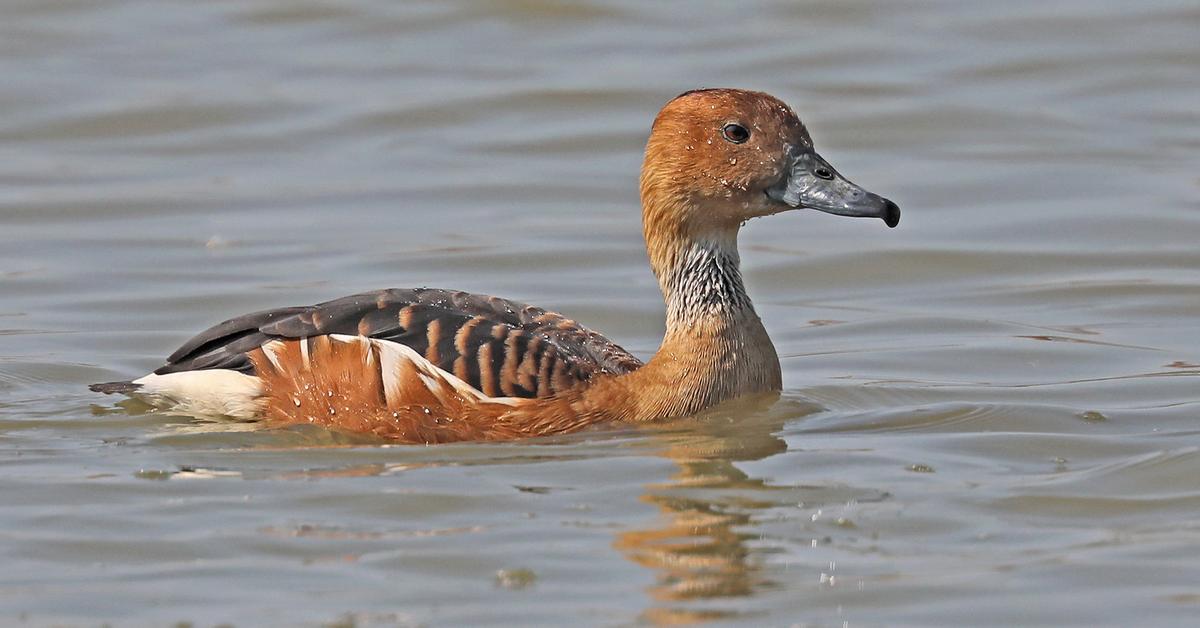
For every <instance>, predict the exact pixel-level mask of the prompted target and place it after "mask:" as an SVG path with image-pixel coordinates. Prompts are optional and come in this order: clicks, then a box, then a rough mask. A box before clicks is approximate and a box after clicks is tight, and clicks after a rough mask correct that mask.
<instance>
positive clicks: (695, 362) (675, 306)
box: [609, 226, 782, 421]
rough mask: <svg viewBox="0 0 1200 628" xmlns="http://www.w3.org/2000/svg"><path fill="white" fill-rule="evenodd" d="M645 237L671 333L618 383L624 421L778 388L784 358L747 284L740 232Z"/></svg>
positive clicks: (673, 413)
mask: <svg viewBox="0 0 1200 628" xmlns="http://www.w3.org/2000/svg"><path fill="white" fill-rule="evenodd" d="M646 235H647V248H648V250H649V251H650V256H651V264H652V265H653V266H654V271H655V275H656V276H657V277H658V283H659V287H660V288H661V289H662V293H663V297H664V299H665V301H666V306H667V307H666V309H667V332H666V336H665V337H664V338H663V342H662V345H661V346H660V347H659V350H658V352H657V353H656V354H655V355H654V357H653V358H651V360H650V361H649V362H648V363H646V365H645V366H643V367H642V368H640V369H638V370H637V371H634V372H632V373H630V374H629V375H626V376H623V377H620V378H617V380H616V382H614V383H617V385H618V387H619V388H620V389H621V390H620V391H619V394H618V396H621V397H622V398H623V399H625V401H624V402H623V404H624V407H623V408H622V409H621V412H620V414H622V415H623V418H625V419H627V420H633V421H650V420H656V419H663V418H669V417H676V416H684V415H689V414H694V413H696V412H699V411H701V410H704V409H706V408H709V407H712V406H714V405H716V404H718V403H721V402H722V401H725V400H728V399H732V398H734V397H738V396H741V395H746V394H751V393H762V392H771V391H777V390H779V389H780V388H781V384H782V382H781V377H780V370H779V358H778V356H777V355H776V353H775V347H774V345H772V344H771V339H770V338H769V337H768V336H767V332H766V329H765V328H764V327H763V324H762V321H761V320H760V319H759V318H758V314H757V313H755V311H754V306H753V305H752V304H751V302H750V297H749V296H748V295H747V294H746V288H745V285H744V284H743V282H742V273H741V269H740V268H739V266H740V258H739V256H738V250H737V228H736V226H735V227H734V228H732V229H726V230H719V231H711V232H709V233H706V234H704V235H703V236H700V237H670V236H671V235H672V234H670V233H669V232H668V233H666V234H664V233H662V232H657V233H655V232H653V231H652V230H651V229H647V232H646ZM609 398H610V399H611V395H610V396H609Z"/></svg>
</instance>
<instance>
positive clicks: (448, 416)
mask: <svg viewBox="0 0 1200 628" xmlns="http://www.w3.org/2000/svg"><path fill="white" fill-rule="evenodd" d="M382 342H386V341H382ZM402 351H404V348H403V347H388V346H387V345H385V344H382V343H381V342H380V341H372V340H370V339H368V338H364V337H361V336H358V337H348V336H340V337H339V336H317V337H315V338H308V339H303V340H287V341H273V342H272V343H270V344H268V345H265V346H263V347H260V348H257V349H253V350H251V351H250V354H249V359H250V360H251V362H252V363H253V364H254V367H255V369H256V371H257V373H258V376H259V378H261V380H262V384H263V394H262V399H263V415H264V418H265V420H266V421H267V422H269V423H270V424H273V425H292V424H296V423H301V424H304V423H307V424H310V425H318V426H321V427H326V428H331V429H339V430H347V431H352V432H360V433H366V434H374V435H376V436H379V437H381V438H386V439H389V440H395V441H402V442H408V443H426V444H432V443H447V442H455V441H463V440H477V441H484V440H511V439H515V438H528V437H531V436H541V435H546V434H564V433H569V432H574V431H578V430H580V429H583V428H585V427H587V426H589V425H592V424H595V423H598V422H600V421H603V420H605V419H607V418H609V417H607V416H606V414H605V413H602V412H595V411H591V410H589V409H587V408H588V406H587V404H586V403H585V402H584V396H585V395H584V394H583V391H584V390H585V389H586V387H582V386H581V387H579V388H577V389H574V390H571V391H566V392H564V393H561V394H560V395H558V396H555V397H551V398H541V399H528V398H526V399H519V398H493V397H490V396H488V395H486V394H483V393H482V392H481V391H477V390H474V389H473V388H472V387H470V386H468V385H467V384H466V383H465V382H461V381H459V382H456V381H454V380H453V379H452V377H453V376H451V375H449V374H447V373H446V372H445V371H442V370H441V369H438V368H437V367H436V366H434V365H433V364H432V363H430V362H428V361H425V360H423V359H421V358H420V356H418V355H417V354H416V353H411V354H404V353H401V352H402ZM389 354H390V356H391V357H392V359H389ZM414 358H415V359H414Z"/></svg>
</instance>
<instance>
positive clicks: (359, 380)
mask: <svg viewBox="0 0 1200 628" xmlns="http://www.w3.org/2000/svg"><path fill="white" fill-rule="evenodd" d="M835 175H836V172H835V171H833V170H832V167H830V166H828V164H827V163H826V162H824V160H822V159H821V158H820V157H819V156H818V155H817V154H816V153H815V152H814V151H813V150H812V140H811V138H810V137H809V135H808V131H807V130H806V129H805V127H804V125H803V124H802V123H801V122H800V120H799V118H797V117H796V115H795V113H793V112H792V110H791V109H790V108H789V107H788V106H787V105H785V104H784V103H782V102H781V101H779V100H777V99H775V98H774V97H772V96H769V95H767V94H762V93H759V92H750V91H744V90H733V89H712V90H696V91H691V92H686V93H684V94H681V95H680V96H678V97H676V98H675V99H674V100H672V101H671V102H669V103H668V104H667V105H666V106H665V107H664V108H663V109H662V111H661V112H659V114H658V116H657V118H656V119H655V121H654V126H653V128H652V130H651V134H650V138H649V140H648V141H647V144H646V153H645V161H644V163H643V167H642V175H641V180H640V192H641V199H642V227H643V229H642V231H643V235H644V236H645V239H646V250H647V252H648V254H649V258H650V265H651V267H652V269H653V271H654V275H655V277H656V278H657V279H658V284H659V287H660V289H661V291H662V294H663V297H664V300H665V303H666V318H667V333H666V335H665V337H664V338H663V341H662V344H661V345H660V347H659V349H658V351H657V352H656V353H655V355H654V356H653V358H652V359H651V360H649V362H647V363H645V364H643V363H642V362H641V361H640V360H639V359H638V358H636V357H634V356H633V355H632V354H630V353H629V352H627V351H626V350H624V349H622V348H621V347H620V346H618V345H616V344H615V343H613V342H612V341H610V340H608V339H607V338H605V337H604V336H602V335H600V334H598V333H596V332H594V331H592V330H590V329H588V328H586V327H584V326H582V325H580V324H579V323H577V322H575V321H574V320H571V319H569V318H566V317H564V316H562V315H560V314H557V313H554V312H549V311H546V310H544V309H541V308H537V307H533V306H530V305H525V304H522V303H517V302H514V301H508V300H505V299H499V298H496V297H490V296H485V295H475V294H468V293H465V292H455V291H449V290H437V289H430V288H418V289H392V290H381V291H377V292H368V293H364V294H358V295H353V296H349V297H344V298H341V299H336V300H333V301H328V302H325V303H321V304H317V305H313V306H305V307H289V308H281V309H275V310H267V311H262V312H257V313H253V314H247V315H245V316H240V317H237V318H233V319H230V320H228V321H225V322H223V323H221V324H219V325H216V326H214V327H212V328H210V329H209V330H207V331H204V332H202V333H201V334H199V335H197V336H196V337H194V338H192V339H191V340H189V341H188V342H186V343H185V344H184V345H183V346H182V347H180V348H179V350H177V351H176V352H175V353H174V354H172V355H171V356H170V357H169V358H168V360H167V363H166V364H165V365H164V366H162V367H161V368H159V369H158V370H157V371H155V374H154V375H152V376H148V377H155V376H159V377H160V379H158V380H153V384H154V385H155V386H157V387H158V390H160V392H161V391H163V390H166V391H167V392H168V393H169V392H171V390H176V389H170V390H168V388H169V382H174V381H178V380H169V379H168V376H172V375H175V374H187V373H198V372H204V371H207V370H219V371H221V372H223V373H225V374H226V376H225V377H224V380H222V381H224V382H225V385H226V386H230V387H232V388H231V389H236V390H241V391H245V390H252V389H254V390H257V393H256V394H257V396H255V397H253V398H249V399H248V400H249V401H250V402H251V403H250V404H249V406H248V407H252V408H255V407H261V408H262V413H261V414H262V417H263V418H265V419H266V420H267V421H268V422H269V423H270V424H272V425H288V424H296V423H307V424H314V425H320V426H324V427H328V428H332V429H340V430H349V431H354V432H363V433H369V434H374V435H377V436H379V437H381V438H386V439H390V440H394V441H399V442H409V443H445V442H451V441H461V440H507V439H514V438H523V437H529V436H540V435H546V434H561V433H568V432H573V431H577V430H580V429H583V428H586V427H588V426H590V425H594V424H598V423H604V422H635V423H637V422H647V421H657V420H661V419H667V418H671V417H677V416H683V415H688V414H693V413H695V412H698V411H700V410H703V409H706V408H709V407H711V406H714V405H716V404H718V403H721V402H723V401H725V400H728V399H732V398H734V397H738V396H741V395H746V394H752V393H761V392H771V391H778V390H779V389H780V388H781V386H782V379H781V375H780V367H779V359H778V357H777V355H776V353H775V348H774V346H773V345H772V344H771V341H770V338H768V336H767V333H766V329H765V328H764V326H763V324H762V321H761V320H760V319H759V317H758V314H757V313H756V312H755V310H754V307H753V305H752V303H751V301H750V298H749V296H748V295H747V294H746V291H745V286H744V284H743V281H742V276H741V271H740V269H739V266H740V258H739V255H738V250H737V236H738V230H739V228H740V226H741V225H742V224H743V223H744V222H745V221H746V220H748V219H751V218H755V217H759V216H766V215H770V214H774V213H779V212H781V211H786V210H789V209H796V208H799V207H802V206H803V207H813V208H815V209H820V210H821V211H826V212H829V213H835V214H842V215H851V216H875V217H882V218H884V220H885V222H887V224H888V225H889V226H894V225H895V223H896V222H897V221H898V220H899V208H898V207H896V206H895V204H894V203H892V202H891V201H887V200H886V199H883V198H882V197H879V196H876V195H873V194H870V193H868V192H866V191H865V190H862V189H861V188H857V186H854V185H853V184H851V183H849V182H848V181H846V180H844V179H840V178H838V176H840V175H838V176H835ZM821 181H829V182H830V183H827V184H826V183H821ZM810 190H818V192H813V193H810V192H809V191H810ZM806 194H807V196H805V195H806ZM839 194H840V195H841V196H838V195H839ZM830 199H833V200H830ZM835 201H836V202H835ZM805 202H808V203H811V204H808V205H805V204H804V203H805ZM239 373H240V374H243V375H246V376H253V377H242V375H239ZM139 381H142V380H139ZM188 381H196V380H188ZM214 381H215V379H214ZM248 381H249V382H253V383H251V384H248V383H247V382H248ZM124 384H129V383H127V382H124V383H123V382H118V383H113V384H108V385H102V386H100V388H98V390H101V391H103V392H110V391H113V392H126V391H129V390H131V389H130V388H129V387H127V386H124ZM189 385H190V384H189ZM183 388H186V386H182V387H180V388H178V390H182V389H183ZM160 396H162V397H164V398H166V397H170V395H169V394H166V393H161V394H160ZM255 404H257V405H255ZM212 406H215V407H224V405H222V404H209V406H208V407H212ZM237 407H238V408H241V407H244V406H243V405H238V406H237Z"/></svg>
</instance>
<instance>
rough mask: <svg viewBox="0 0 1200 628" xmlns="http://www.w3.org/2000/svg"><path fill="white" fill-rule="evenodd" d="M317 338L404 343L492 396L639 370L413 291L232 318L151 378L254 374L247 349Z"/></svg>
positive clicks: (570, 324) (493, 313) (584, 335)
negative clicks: (208, 371) (206, 372)
mask: <svg viewBox="0 0 1200 628" xmlns="http://www.w3.org/2000/svg"><path fill="white" fill-rule="evenodd" d="M325 334H347V335H352V336H356V335H361V336H369V337H372V338H380V339H383V340H390V341H392V342H398V343H401V344H405V345H408V346H409V347H412V348H413V349H414V350H416V351H417V352H418V353H420V354H422V355H424V356H425V357H426V358H427V359H428V360H430V361H431V362H433V363H434V364H436V365H437V366H438V367H439V368H441V369H443V370H445V371H448V372H450V373H454V374H455V375H457V376H458V377H459V378H461V379H463V380H464V381H466V382H467V383H469V384H471V385H472V386H475V387H476V388H478V389H480V390H482V391H483V392H484V393H486V394H488V395H493V396H500V395H503V396H512V397H535V396H547V395H551V394H554V393H556V392H559V391H561V390H564V389H566V388H570V387H573V386H576V385H578V384H580V383H583V382H587V381H589V380H590V379H591V378H592V376H593V375H596V374H597V373H613V374H619V373H627V372H629V371H632V370H634V369H636V368H638V367H640V366H641V365H642V363H641V361H640V360H638V359H637V358H636V357H634V356H633V355H631V354H630V353H629V352H628V351H626V350H624V349H622V348H621V347H619V346H617V345H616V344H613V343H612V342H611V341H609V340H608V339H607V338H605V337H604V336H601V335H600V334H598V333H596V332H594V331H591V330H590V329H587V328H586V327H583V326H581V325H579V324H578V323H576V322H575V321H572V320H570V319H567V318H564V317H563V316H562V315H560V314H555V313H553V312H547V311H546V310H543V309H541V308H538V307H533V306H531V305H525V304H523V303H516V302H513V301H508V300H506V299H500V298H497V297H490V296H486V295H478V294H470V293H467V292H454V291H449V290H436V289H432V288H416V289H411V290H406V289H392V290H380V291H377V292H367V293H363V294H356V295H353V296H348V297H343V298H341V299H335V300H333V301H327V302H325V303H321V304H318V305H312V306H306V307H288V308H280V309H276V310H266V311H262V312H255V313H253V314H246V315H244V316H239V317H237V318H233V319H230V320H227V321H225V322H223V323H220V324H218V325H215V326H213V327H212V328H210V329H208V330H207V331H204V332H202V333H200V334H199V335H197V336H196V337H195V338H192V339H191V340H189V341H187V342H186V343H184V345H183V346H182V347H180V348H179V350H177V351H176V352H175V353H172V354H171V356H170V357H169V358H167V363H166V364H165V365H164V366H162V367H161V368H159V369H158V370H156V371H155V373H157V374H160V375H162V374H165V373H177V372H181V371H195V370H202V369H217V368H220V369H233V370H237V371H241V372H243V373H248V374H253V372H254V366H253V364H251V363H250V359H249V358H248V357H247V355H246V354H247V352H248V351H251V350H253V349H255V348H257V347H259V346H262V345H263V344H265V343H267V342H270V341H272V340H277V339H298V338H308V337H313V336H320V335H325Z"/></svg>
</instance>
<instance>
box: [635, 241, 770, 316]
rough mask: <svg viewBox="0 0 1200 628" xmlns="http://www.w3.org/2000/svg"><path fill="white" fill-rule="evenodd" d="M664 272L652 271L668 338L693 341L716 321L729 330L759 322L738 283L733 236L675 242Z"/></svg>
mask: <svg viewBox="0 0 1200 628" xmlns="http://www.w3.org/2000/svg"><path fill="white" fill-rule="evenodd" d="M672 248H673V249H674V254H673V255H670V256H669V258H668V259H667V260H665V261H666V268H663V269H657V272H656V275H657V276H658V285H659V288H660V289H661V290H662V293H663V299H664V300H665V301H666V304H667V338H668V339H670V338H672V337H676V336H681V337H692V336H695V335H696V334H695V332H696V331H698V330H699V329H701V328H703V327H711V326H713V325H714V324H717V323H721V322H724V323H729V324H727V325H719V327H721V328H722V329H725V330H726V331H729V332H732V331H734V328H735V327H736V323H737V322H745V321H758V316H757V315H756V314H755V312H754V306H753V305H752V304H751V303H750V297H749V296H748V295H747V294H746V287H745V284H743V283H742V271H741V258H740V256H739V255H738V250H737V232H736V231H733V232H726V233H719V234H714V235H710V236H708V237H703V238H698V239H689V240H686V241H684V242H678V243H675V246H674V247H672Z"/></svg>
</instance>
